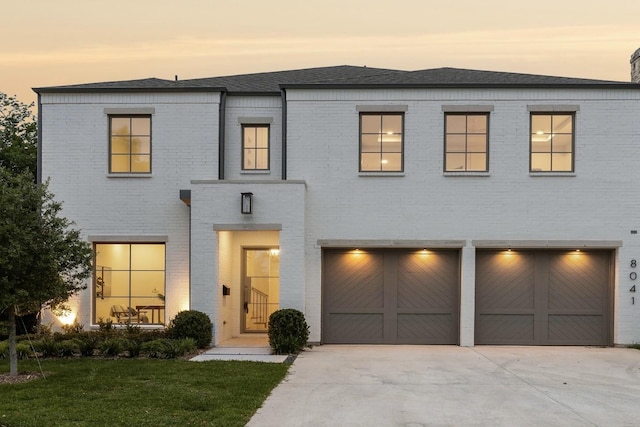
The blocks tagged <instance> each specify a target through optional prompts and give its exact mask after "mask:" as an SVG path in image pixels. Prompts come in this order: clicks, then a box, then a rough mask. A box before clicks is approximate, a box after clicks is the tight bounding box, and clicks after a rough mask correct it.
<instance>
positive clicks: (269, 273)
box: [241, 248, 280, 332]
mask: <svg viewBox="0 0 640 427" xmlns="http://www.w3.org/2000/svg"><path fill="white" fill-rule="evenodd" d="M243 252H244V255H243V272H244V273H243V290H242V295H243V302H242V316H241V317H242V319H243V332H267V327H268V323H269V316H270V315H271V313H273V312H274V311H276V310H277V309H278V306H279V293H280V289H279V287H280V253H279V252H280V251H279V250H278V249H277V248H260V249H246V248H245V249H244V251H243Z"/></svg>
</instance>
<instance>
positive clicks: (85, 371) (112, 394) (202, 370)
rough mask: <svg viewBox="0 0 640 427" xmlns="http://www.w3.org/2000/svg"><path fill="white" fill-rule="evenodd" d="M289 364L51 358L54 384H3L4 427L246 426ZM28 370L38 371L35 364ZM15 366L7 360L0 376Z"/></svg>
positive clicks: (0, 410) (48, 366) (0, 413)
mask: <svg viewBox="0 0 640 427" xmlns="http://www.w3.org/2000/svg"><path fill="white" fill-rule="evenodd" d="M288 367H289V365H285V364H278V363H259V362H236V361H209V362H189V361H186V360H157V359H114V360H110V359H93V358H71V359H45V360H42V369H43V370H44V371H45V373H48V374H47V378H46V379H39V380H35V381H31V382H27V383H22V384H0V426H2V427H22V426H34V427H35V426H38V427H39V426H51V427H55V426H135V427H139V426H154V427H158V426H225V427H227V426H229V427H230V426H244V425H245V424H246V423H247V422H248V421H249V419H250V418H251V416H252V415H253V413H254V412H255V411H256V410H257V409H258V408H259V407H260V406H261V405H262V402H263V401H264V400H265V399H266V397H267V396H268V395H269V393H270V392H271V390H272V389H273V388H274V387H275V386H276V385H278V384H279V383H280V381H282V379H283V378H284V376H285V375H286V373H287V370H288ZM18 368H19V370H20V372H21V373H22V372H24V371H29V372H38V371H39V368H38V365H37V363H36V361H35V360H32V359H29V360H21V361H19V362H18ZM7 372H9V362H8V361H7V360H0V373H2V374H4V373H7Z"/></svg>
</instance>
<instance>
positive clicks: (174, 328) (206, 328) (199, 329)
mask: <svg viewBox="0 0 640 427" xmlns="http://www.w3.org/2000/svg"><path fill="white" fill-rule="evenodd" d="M168 330H169V336H170V337H171V338H174V339H181V338H192V339H193V340H194V341H195V342H196V346H198V348H207V347H209V346H210V345H211V341H212V339H213V332H212V330H213V323H211V319H210V318H209V316H207V315H206V314H205V313H203V312H201V311H197V310H186V311H181V312H180V313H178V314H177V315H176V317H174V318H173V320H171V322H170V323H169V328H168Z"/></svg>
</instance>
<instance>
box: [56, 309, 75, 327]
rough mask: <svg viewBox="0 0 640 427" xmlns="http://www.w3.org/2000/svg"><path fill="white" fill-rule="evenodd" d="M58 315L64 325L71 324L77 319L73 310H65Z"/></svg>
mask: <svg viewBox="0 0 640 427" xmlns="http://www.w3.org/2000/svg"><path fill="white" fill-rule="evenodd" d="M57 317H58V320H59V321H60V323H62V324H63V325H71V324H73V322H74V321H75V320H76V313H74V312H73V311H71V310H63V311H62V314H60V315H59V316H57Z"/></svg>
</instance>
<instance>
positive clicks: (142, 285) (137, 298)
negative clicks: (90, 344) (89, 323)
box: [93, 243, 165, 324]
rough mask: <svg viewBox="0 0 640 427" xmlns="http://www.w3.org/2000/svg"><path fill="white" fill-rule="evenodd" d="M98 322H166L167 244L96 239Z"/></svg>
mask: <svg viewBox="0 0 640 427" xmlns="http://www.w3.org/2000/svg"><path fill="white" fill-rule="evenodd" d="M94 248H95V263H94V266H95V272H94V283H93V285H94V293H93V297H94V299H95V304H94V307H95V310H94V319H93V320H94V323H98V322H99V321H100V320H102V321H107V319H110V320H111V321H112V322H113V323H141V324H144V323H149V324H152V323H155V324H164V322H165V313H164V306H165V245H164V244H162V243H160V244H157V243H96V244H95V246H94Z"/></svg>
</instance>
